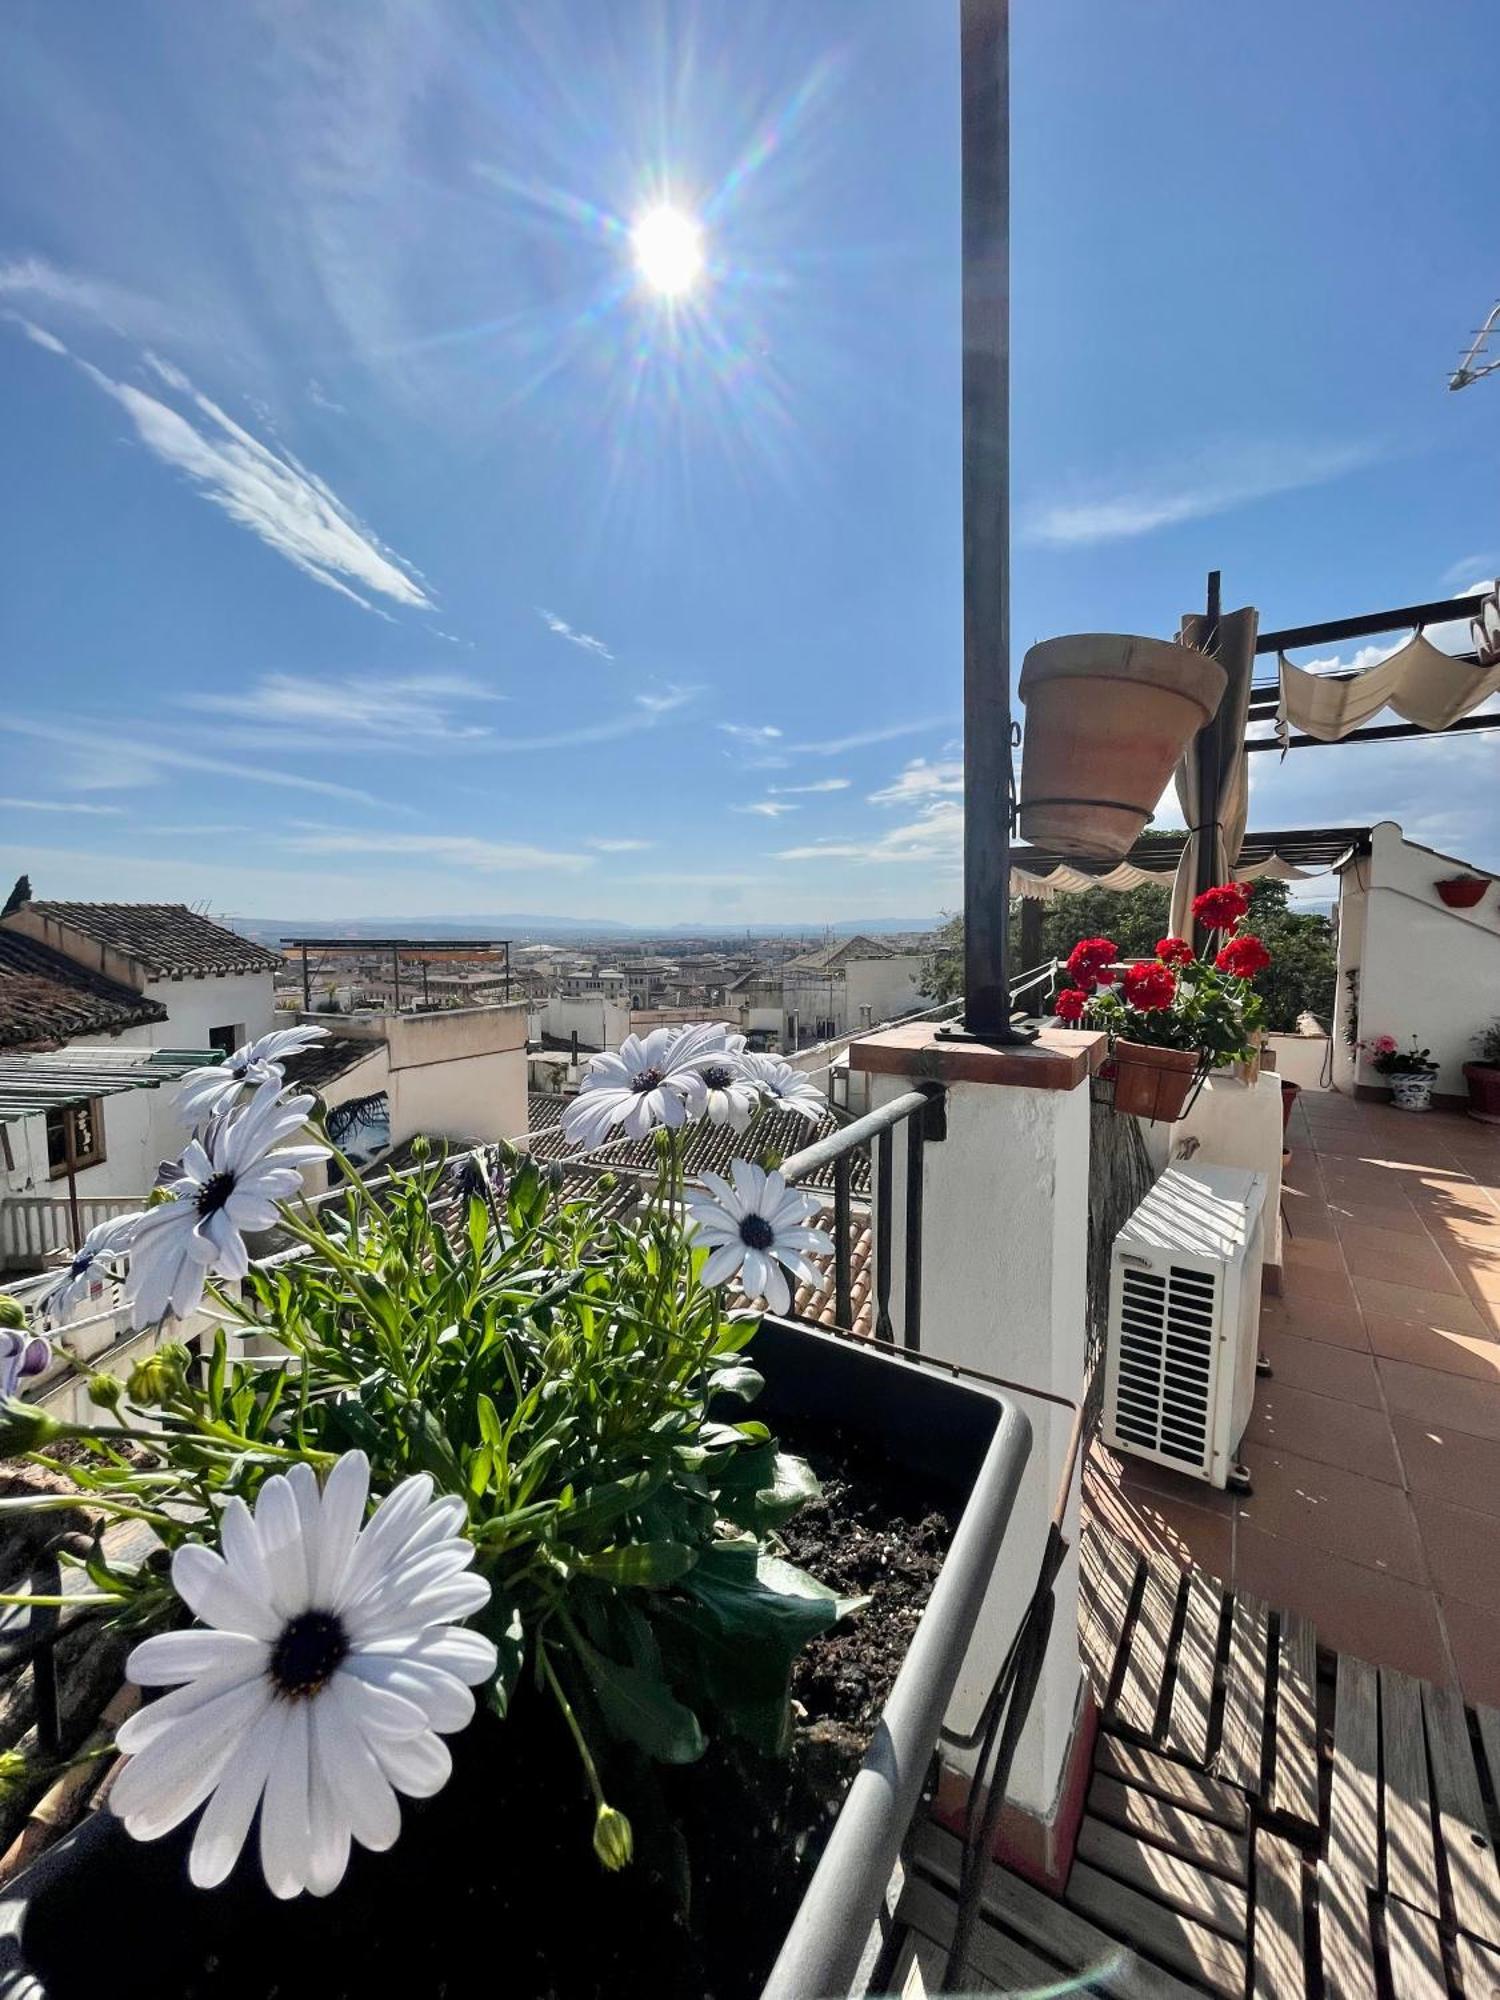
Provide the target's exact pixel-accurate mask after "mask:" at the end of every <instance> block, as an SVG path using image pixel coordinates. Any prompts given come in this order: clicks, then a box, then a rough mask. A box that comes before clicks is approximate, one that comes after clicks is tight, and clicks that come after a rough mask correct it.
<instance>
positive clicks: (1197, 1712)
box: [1166, 1570, 1224, 1766]
mask: <svg viewBox="0 0 1500 2000" xmlns="http://www.w3.org/2000/svg"><path fill="white" fill-rule="evenodd" d="M1223 1608H1224V1593H1223V1591H1222V1590H1221V1589H1220V1587H1219V1585H1218V1584H1216V1583H1214V1582H1212V1581H1211V1580H1210V1579H1209V1578H1208V1577H1206V1576H1204V1575H1203V1573H1202V1572H1201V1571H1200V1570H1194V1571H1193V1572H1192V1574H1191V1575H1190V1576H1189V1577H1188V1585H1187V1610H1186V1615H1185V1616H1184V1618H1183V1622H1182V1643H1181V1645H1180V1646H1179V1647H1178V1650H1177V1676H1176V1679H1175V1681H1174V1683H1173V1686H1172V1711H1171V1714H1170V1716H1169V1717H1168V1719H1167V1732H1166V1746H1167V1748H1168V1749H1169V1750H1171V1751H1173V1752H1175V1753H1176V1754H1177V1755H1178V1756H1180V1757H1186V1758H1187V1760H1188V1762H1189V1763H1190V1764H1198V1765H1203V1766H1206V1765H1207V1763H1208V1724H1209V1717H1210V1714H1211V1713H1212V1710H1213V1705H1214V1670H1215V1667H1216V1665H1217V1659H1218V1650H1219V1621H1220V1616H1221V1614H1222V1612H1223Z"/></svg>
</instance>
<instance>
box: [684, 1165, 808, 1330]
mask: <svg viewBox="0 0 1500 2000" xmlns="http://www.w3.org/2000/svg"><path fill="white" fill-rule="evenodd" d="M729 1172H730V1177H731V1179H732V1180H733V1182H734V1185H733V1186H732V1187H731V1186H730V1185H729V1182H728V1181H725V1180H723V1179H721V1177H720V1176H719V1175H718V1174H705V1175H704V1176H703V1182H704V1188H706V1189H707V1192H706V1193H705V1192H703V1191H701V1190H698V1189H693V1188H690V1189H689V1190H688V1195H687V1207H688V1213H689V1216H690V1217H691V1226H692V1229H693V1232H694V1235H695V1238H696V1240H697V1241H698V1242H700V1243H706V1244H708V1245H709V1246H710V1255H709V1259H708V1262H707V1264H706V1265H705V1266H704V1268H703V1282H704V1283H705V1284H706V1285H722V1284H725V1283H726V1282H727V1281H728V1280H729V1279H730V1278H732V1277H734V1276H735V1275H736V1274H738V1276H739V1281H740V1285H741V1287H742V1288H743V1290H744V1292H745V1295H746V1296H747V1297H748V1298H752V1299H764V1300H765V1302H766V1304H767V1305H768V1306H769V1307H770V1308H771V1311H772V1312H774V1313H784V1312H786V1311H787V1310H788V1309H789V1307H790V1306H791V1303H792V1294H791V1288H790V1286H789V1285H788V1284H787V1281H786V1277H785V1272H786V1271H790V1272H791V1274H792V1276H793V1277H795V1278H800V1279H801V1280H802V1281H803V1282H804V1283H805V1284H809V1285H814V1286H816V1287H817V1289H818V1290H819V1291H825V1290H826V1289H827V1286H828V1279H827V1277H826V1276H825V1275H824V1273H823V1272H821V1271H820V1270H819V1269H818V1267H817V1266H816V1265H815V1264H813V1263H811V1262H810V1261H809V1254H808V1253H809V1252H812V1253H814V1254H818V1255H822V1256H825V1257H831V1256H832V1255H833V1241H832V1238H831V1237H828V1236H825V1235H824V1234H823V1232H822V1230H820V1229H811V1228H809V1227H808V1224H809V1223H810V1222H811V1220H812V1218H813V1217H814V1216H815V1215H817V1214H818V1213H819V1211H820V1208H821V1206H822V1204H821V1203H820V1202H819V1201H818V1198H817V1196H816V1195H811V1194H804V1193H803V1192H802V1190H801V1189H800V1188H789V1187H788V1186H787V1184H786V1182H785V1181H784V1180H783V1179H782V1178H781V1175H780V1174H778V1173H775V1172H772V1173H767V1172H766V1171H765V1170H764V1168H762V1167H756V1166H752V1165H751V1164H750V1162H749V1161H748V1160H731V1161H730V1163H729Z"/></svg>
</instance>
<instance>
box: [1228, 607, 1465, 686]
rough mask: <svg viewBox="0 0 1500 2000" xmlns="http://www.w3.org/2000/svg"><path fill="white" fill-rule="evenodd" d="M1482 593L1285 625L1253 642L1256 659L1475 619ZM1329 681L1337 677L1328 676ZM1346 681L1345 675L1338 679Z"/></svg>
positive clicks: (1263, 634) (1262, 634)
mask: <svg viewBox="0 0 1500 2000" xmlns="http://www.w3.org/2000/svg"><path fill="white" fill-rule="evenodd" d="M1484 599H1485V593H1484V592H1483V591H1477V592H1475V593H1474V595H1473V596H1470V597H1439V598H1436V599H1434V600H1433V602H1431V603H1430V604H1403V605H1401V606H1400V607H1399V609H1397V610H1395V611H1367V612H1364V613H1363V614H1362V615H1361V616H1359V617H1358V618H1324V619H1322V620H1321V621H1320V622H1319V623H1318V624H1316V625H1289V626H1288V627H1287V628H1286V630H1285V631H1284V632H1262V633H1260V634H1259V636H1258V637H1257V639H1256V641H1255V651H1256V654H1257V656H1259V655H1261V654H1264V653H1292V652H1295V651H1296V650H1297V648H1298V647H1299V646H1325V645H1327V644H1328V643H1329V642H1330V641H1331V640H1334V639H1375V638H1378V637H1379V636H1380V634H1381V633H1382V632H1399V631H1401V630H1403V629H1404V628H1405V627H1406V626H1408V625H1446V624H1449V623H1450V622H1451V621H1452V620H1453V619H1455V618H1476V617H1478V615H1479V610H1480V606H1481V605H1482V604H1483V603H1484ZM1330 678H1332V679H1338V678H1340V676H1338V675H1332V676H1330ZM1342 678H1344V679H1346V680H1347V679H1348V675H1344V676H1342Z"/></svg>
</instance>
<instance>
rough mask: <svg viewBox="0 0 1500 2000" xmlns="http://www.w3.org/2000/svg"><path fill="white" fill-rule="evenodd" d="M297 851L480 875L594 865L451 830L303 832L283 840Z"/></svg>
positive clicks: (584, 857)
mask: <svg viewBox="0 0 1500 2000" xmlns="http://www.w3.org/2000/svg"><path fill="white" fill-rule="evenodd" d="M282 845H283V846H284V847H287V848H289V849H291V850H292V851H293V852H295V853H298V854H388V855H398V856H406V857H413V858H418V859H421V860H425V861H435V862H439V863H446V864H447V865H448V866H450V867H454V868H473V869H477V870H479V871H480V872H482V873H484V874H506V873H510V872H512V871H516V872H519V871H523V870H526V869H532V868H556V869H560V870H561V871H563V872H564V873H566V874H570V875H574V874H577V873H578V872H579V870H580V869H584V868H590V867H592V866H593V861H592V858H591V857H590V856H589V855H587V854H565V853H559V852H557V851H556V850H554V849H552V848H547V847H531V846H527V845H525V844H524V843H521V842H512V841H500V840H477V839H474V838H472V837H471V836H469V835H467V834H453V833H386V832H379V833H307V834H301V835H298V836H296V837H295V838H292V839H288V840H285V841H283V842H282Z"/></svg>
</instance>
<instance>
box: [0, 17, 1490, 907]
mask: <svg viewBox="0 0 1500 2000" xmlns="http://www.w3.org/2000/svg"><path fill="white" fill-rule="evenodd" d="M956 11H957V10H956V7H952V6H950V5H948V4H945V0H818V4H813V5H792V4H790V0H778V4H770V0H737V4H736V5H734V6H733V7H728V6H724V5H722V4H718V0H702V4H699V5H696V6H694V5H667V4H662V0H609V4H608V5H607V6H604V5H600V4H597V0H546V4H545V5H541V4H535V0H533V3H532V4H528V5H524V6H523V5H505V4H498V0H493V4H488V5H477V4H469V5H457V4H454V5H444V4H439V0H424V4H422V5H409V4H395V3H394V0H348V4H343V5H341V4H337V0H320V4H319V5H318V6H317V7H312V8H309V7H306V6H303V5H298V4H291V0H286V3H285V4H281V0H265V4H253V5H252V4H246V5H244V6H241V7H237V8H232V9H221V8H212V9H191V8H184V7H182V6H180V5H175V4H173V5H167V4H161V5H155V4H147V3H146V0H132V4H130V5H128V6H122V7H113V8H104V7H97V8H83V9H68V8H58V7H55V6H52V5H49V4H45V3H44V0H31V4H25V3H24V0H23V4H18V5H16V6H14V7H12V8H11V9H10V10H9V11H8V14H7V61H6V64H5V67H4V72H3V75H0V310H3V311H4V312H5V314H6V315H7V317H6V318H5V319H4V320H3V321H0V425H3V434H4V436H5V438H6V441H7V450H6V453H5V456H4V462H3V467H0V508H3V515H4V522H3V526H4V535H5V546H6V551H7V558H8V560H7V564H6V569H7V583H6V589H5V591H4V593H3V602H0V643H3V648H4V657H5V660H6V663H7V678H8V692H7V696H6V700H5V703H4V707H3V713H0V795H3V803H0V873H6V874H7V875H8V874H11V873H14V872H16V871H18V870H19V869H20V868H22V867H24V868H27V869H28V870H29V871H30V873H31V875H32V878H33V882H34V884H35V887H36V891H37V893H38V894H39V895H53V896H69V897H95V898H109V897H141V898H148V897H149V898H161V899H176V898H182V899H186V900H191V901H202V902H205V903H207V904H208V905H210V906H211V907H212V908H214V909H215V910H216V911H219V912H223V913H234V914H240V915H273V916H284V917H316V916H333V915H339V914H344V915H360V916H381V915H403V916H412V915H416V916H421V915H430V916H437V915H441V914H448V913H458V912H464V913H475V914H478V913H484V912H501V911H515V910H532V911H537V912H546V913H553V914H574V915H599V916H604V917H613V918H625V919H633V920H641V921H645V922H654V921H673V920H682V921H688V920H691V921H700V920H701V921H705V922H718V921H722V922H723V923H724V924H725V925H726V926H729V925H735V924H741V923H750V922H754V921H758V920H784V921H804V920H805V921H809V922H817V921H821V920H823V919H832V918H838V917H845V916H854V917H859V916H877V915H888V914H906V913H913V914H915V913H925V912H930V911H936V910H938V909H940V908H945V907H952V906H953V905H954V904H955V903H956V902H957V900H958V883H957V866H956V864H957V854H958V839H959V817H958V815H959V803H958V799H957V796H956V790H957V767H956V764H955V762H954V759H955V757H956V754H957V749H958V745H957V731H958V715H959V705H960V703H959V694H960V678H961V658H960V638H961V601H960V532H959V530H960V521H959V435H958V343H957V328H958V125H957V89H956V65H957V47H956V28H955V21H956ZM1492 25H1493V22H1492V17H1491V10H1490V7H1489V6H1488V5H1486V4H1485V0H1472V4H1465V0H1446V4H1445V6H1444V7H1443V9H1442V21H1441V32H1439V30H1438V24H1437V23H1436V22H1435V21H1434V19H1433V18H1432V16H1431V15H1430V14H1428V13H1427V12H1426V10H1422V9H1414V8H1412V7H1410V6H1409V5H1407V4H1405V3H1404V0H1371V4H1367V5H1365V6H1363V7H1361V8H1359V9H1357V10H1356V9H1354V8H1352V7H1344V6H1339V7H1309V6H1307V5H1306V4H1305V0H1303V4H1299V5H1291V4H1283V3H1282V0H1272V3H1271V4H1264V5H1261V6H1259V7H1256V8H1253V9H1229V8H1219V7H1205V6H1204V5H1202V0H1134V4H1132V5H1130V6H1121V5H1119V4H1118V0H1046V4H1043V0H1016V6H1015V46H1014V75H1015V85H1014V88H1015V107H1014V111H1015V147H1014V180H1015V188H1014V200H1015V216H1014V271H1013V290H1014V315H1015V358H1014V387H1013V398H1014V510H1015V543H1016V547H1015V596H1014V616H1013V636H1014V642H1015V652H1016V661H1017V664H1019V659H1020V655H1021V653H1022V652H1023V651H1024V648H1025V647H1026V645H1028V644H1029V643H1030V642H1031V641H1032V640H1033V639H1036V638H1041V637H1045V636H1049V635H1051V634H1053V633H1056V632H1060V631H1068V630H1090V629H1100V628H1103V629H1114V630H1124V631H1144V632H1162V633H1165V632H1168V631H1170V630H1171V629H1172V628H1173V627H1174V625H1175V623H1176V619H1177V617H1178V615H1179V614H1180V613H1181V612H1182V611H1184V610H1187V609H1190V608H1194V607H1195V606H1196V605H1197V604H1198V602H1199V601H1200V599H1201V594H1202V589H1203V579H1204V574H1205V572H1206V571H1207V569H1208V568H1209V567H1211V566H1218V567H1219V568H1221V569H1222V570H1223V572H1224V586H1225V593H1226V600H1227V602H1229V603H1230V604H1239V603H1244V602H1251V603H1255V604H1257V605H1258V606H1259V607H1260V609H1261V613H1262V620H1263V622H1264V623H1267V624H1271V625H1283V624H1290V623H1295V622H1298V621H1301V620H1308V619H1313V618H1318V617H1329V616H1337V615H1342V614H1347V613H1352V612H1357V611H1362V610H1368V609H1371V608H1375V607H1377V606H1380V605H1384V604H1392V603H1400V602H1409V601H1414V600H1417V599H1422V598H1427V597H1432V596H1437V595H1441V594H1444V593H1447V592H1452V591H1456V590H1458V589H1460V588H1462V587H1464V586H1466V585H1469V584H1471V583H1473V582H1474V581H1476V580H1477V579H1479V578H1480V577H1485V576H1493V575H1495V574H1496V573H1497V571H1500V506H1497V491H1500V489H1497V478H1496V466H1497V464H1500V449H1497V447H1500V379H1495V380H1491V381H1490V382H1488V383H1482V384H1479V385H1476V386H1475V387H1473V388H1471V389H1469V390H1467V391H1465V392H1464V393H1463V394H1461V395H1457V396H1454V395H1450V394H1448V393H1447V391H1446V389H1445V386H1444V383H1445V377H1446V374H1447V372H1448V371H1449V370H1450V369H1451V367H1452V366H1453V364H1454V363H1455V361H1456V360H1457V358H1458V354H1459V352H1460V350H1461V348H1462V346H1463V345H1464V342H1465V336H1466V334H1467V331H1468V330H1469V329H1470V328H1472V327H1473V326H1475V325H1477V324H1478V321H1479V319H1480V318H1481V317H1482V316H1483V313H1484V311H1485V310H1486V309H1487V307H1488V305H1489V304H1490V302H1491V299H1492V297H1493V296H1494V294H1495V291H1496V287H1497V284H1500V266H1497V263H1496V258H1495V237H1494V192H1495V183H1494V138H1495V118H1496V113H1495V105H1494V95H1493V77H1492V75H1491V74H1490V73H1489V72H1487V70H1486V68H1485V65H1484V64H1483V63H1482V62H1480V61H1478V60H1477V59H1473V56H1472V52H1473V51H1476V50H1478V49H1480V48H1483V47H1485V46H1486V45H1487V43H1488V39H1489V30H1490V28H1491V27H1492ZM1466 52H1468V53H1467V54H1466ZM662 202H670V203H672V204H674V205H675V206H676V207H677V208H678V209H680V210H681V211H683V212H685V213H687V214H688V215H690V216H692V217H693V218H695V220H696V221H697V223H698V225H699V226H700V228H701V232H702V244H703V250H704V256H705V266H706V268H705V271H704V275H703V279H702V282H701V283H700V284H699V285H698V286H697V287H696V288H695V289H694V290H693V292H692V293H691V294H689V295H688V297H687V299H686V300H685V301H678V302H676V303H669V302H668V301H666V300H664V299H663V298H662V297H660V296H659V295H656V294H653V293H651V292H649V291H648V290H647V289H646V288H645V287H644V286H643V285H642V284H641V282H640V279H639V274H638V272H637V270H636V268H635V264H634V261H633V257H632V249H631V229H632V226H633V225H634V223H635V222H636V221H637V220H638V219H639V217H640V216H641V215H642V214H643V213H645V212H647V211H649V210H650V209H651V208H652V207H654V206H656V205H658V204H660V203H662ZM1346 657H1353V649H1350V650H1349V652H1348V653H1346ZM1304 663H1305V657H1304ZM1496 761H1497V760H1496V750H1495V744H1494V739H1493V738H1486V737H1475V738H1470V739H1469V740H1468V741H1467V742H1465V741H1462V740H1457V741H1449V742H1446V743H1445V742H1437V743H1428V744H1418V745H1414V746H1408V745H1401V746H1396V747H1393V748H1390V749H1384V748H1379V747H1372V748H1361V747H1355V746H1350V747H1346V748H1343V749H1328V750H1318V751H1307V752H1299V753H1295V754H1294V755H1293V756H1291V757H1289V758H1288V759H1287V760H1286V762H1285V764H1282V765H1277V764H1276V763H1275V761H1274V759H1272V758H1269V757H1260V758H1257V759H1255V760H1254V766H1255V769H1254V778H1255V788H1254V805H1253V820H1254V823H1255V824H1257V825H1259V826H1262V827H1270V826H1280V825H1299V824H1312V823H1317V824H1330V823H1336V822H1340V821H1343V820H1349V821H1364V820H1368V819H1371V818H1376V817H1394V818H1397V819H1399V820H1401V821H1402V822H1403V824H1404V825H1405V826H1406V828H1407V830H1408V831H1409V832H1411V833H1413V834H1414V835H1415V836H1416V837H1418V838H1421V839H1425V840H1427V841H1429V842H1430V843H1431V844H1434V845H1437V846H1440V847H1445V848H1448V849H1450V850H1456V851H1458V852H1460V853H1462V854H1464V855H1465V856H1466V857H1467V858H1470V859H1472V860H1475V861H1478V862H1481V863H1489V864H1490V865H1492V866H1500V808H1497V806H1496V804H1495V798H1496V786H1495V782H1494V779H1495V771H1496Z"/></svg>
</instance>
